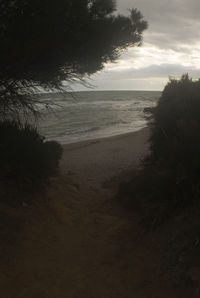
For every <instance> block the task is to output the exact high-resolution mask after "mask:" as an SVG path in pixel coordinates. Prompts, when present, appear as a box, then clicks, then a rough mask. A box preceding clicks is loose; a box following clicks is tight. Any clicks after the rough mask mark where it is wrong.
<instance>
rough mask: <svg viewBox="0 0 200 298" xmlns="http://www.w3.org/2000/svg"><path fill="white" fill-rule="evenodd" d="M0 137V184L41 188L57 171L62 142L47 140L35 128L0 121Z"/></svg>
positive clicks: (13, 186) (28, 188)
mask: <svg viewBox="0 0 200 298" xmlns="http://www.w3.org/2000/svg"><path fill="white" fill-rule="evenodd" d="M0 140H1V143H0V163H1V170H0V181H1V187H6V189H7V190H8V189H9V188H15V189H17V190H23V191H24V190H32V191H33V190H34V191H38V190H39V189H40V188H41V187H42V186H43V185H44V184H46V183H47V182H48V180H49V178H50V177H51V176H53V175H54V174H55V173H56V171H57V168H58V165H59V159H60V158H61V155H62V148H61V145H59V144H58V143H56V142H55V141H45V139H44V138H43V137H41V136H40V135H39V134H38V132H37V130H36V128H33V127H31V126H30V125H28V124H24V125H22V124H20V123H19V122H15V121H4V122H0Z"/></svg>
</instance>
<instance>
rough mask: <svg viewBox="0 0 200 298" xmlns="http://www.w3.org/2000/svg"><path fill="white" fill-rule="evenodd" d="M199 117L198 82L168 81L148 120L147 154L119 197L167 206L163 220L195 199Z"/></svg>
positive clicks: (199, 172)
mask: <svg viewBox="0 0 200 298" xmlns="http://www.w3.org/2000/svg"><path fill="white" fill-rule="evenodd" d="M199 115H200V81H192V80H191V79H190V78H189V77H188V75H183V76H182V78H181V79H180V80H177V79H170V81H169V83H168V84H167V85H166V87H165V88H164V90H163V93H162V96H161V98H160V99H159V102H158V104H157V107H156V108H155V109H154V111H153V117H152V118H151V120H149V121H150V122H149V126H150V129H151V137H150V140H149V142H150V154H149V156H148V157H147V158H146V159H145V160H144V166H143V169H142V171H141V172H140V173H139V174H138V176H137V177H135V178H134V179H133V180H132V181H131V182H130V183H128V184H127V185H124V186H123V185H122V186H121V189H120V192H121V193H120V197H123V196H128V197H134V198H139V199H142V198H143V199H144V200H146V199H147V200H150V201H151V202H152V201H154V202H155V201H157V202H160V203H162V204H166V203H167V210H166V208H165V216H166V217H168V216H171V215H173V214H175V213H176V212H180V210H182V209H183V208H185V207H187V206H189V205H191V204H192V203H193V202H194V201H195V200H196V199H199V196H200V155H199V152H200V138H199V131H200V117H199ZM144 185H145V188H144ZM162 217H163V214H162ZM162 220H163V218H162Z"/></svg>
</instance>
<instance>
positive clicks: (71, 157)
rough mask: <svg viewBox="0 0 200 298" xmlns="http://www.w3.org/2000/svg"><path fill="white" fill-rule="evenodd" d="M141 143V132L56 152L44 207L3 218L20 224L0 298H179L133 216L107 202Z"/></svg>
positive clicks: (144, 146) (144, 136)
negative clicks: (56, 165)
mask: <svg viewBox="0 0 200 298" xmlns="http://www.w3.org/2000/svg"><path fill="white" fill-rule="evenodd" d="M148 137H149V132H148V129H147V128H145V129H143V130H141V131H138V132H134V133H129V134H125V135H120V136H115V137H111V138H105V139H98V140H94V141H87V142H81V143H76V144H70V145H65V146H64V154H63V158H62V160H61V164H60V167H61V171H60V175H58V176H57V177H55V178H54V179H53V180H52V183H51V186H50V188H49V192H48V200H47V201H45V202H44V201H39V202H38V203H37V204H36V203H35V205H30V206H24V207H21V208H18V209H17V210H12V212H11V211H9V212H10V213H9V215H12V217H13V216H14V217H15V221H14V222H15V225H16V223H18V220H19V218H20V220H21V219H22V218H23V224H21V229H19V230H20V232H19V231H18V236H17V237H15V238H16V239H15V242H14V244H13V242H12V241H11V242H9V241H8V243H7V247H6V252H7V254H6V255H4V257H3V258H2V257H1V274H0V289H1V296H2V297H3V298H11V297H15V298H27V297H28V298H36V297H37V298H133V297H135V298H151V297H152V298H161V297H162V298H166V297H170V298H174V297H187V296H184V293H183V291H182V290H181V289H179V288H174V287H172V286H170V285H169V283H168V282H167V281H166V280H164V279H163V278H162V277H161V276H160V273H159V269H160V264H161V258H162V256H161V255H160V250H159V249H160V248H159V247H158V246H157V241H156V245H155V240H153V238H152V237H151V235H145V236H144V235H143V233H141V230H140V229H139V227H138V222H139V220H140V219H141V215H140V214H137V213H136V212H135V213H134V212H132V213H131V214H130V213H129V212H128V210H126V209H124V208H122V206H121V205H120V202H118V201H117V200H116V198H115V196H116V191H117V185H119V182H120V181H121V179H122V177H123V178H125V177H126V178H127V179H128V176H129V175H130V174H131V173H132V172H133V171H135V170H136V169H137V167H138V166H139V164H140V159H141V158H142V157H144V155H145V154H147V152H148V143H147V140H148ZM117 177H120V178H117ZM129 178H130V176H129ZM113 179H114V181H115V183H114V184H113V183H108V184H106V182H108V181H112V180H113ZM113 185H114V186H113ZM11 213H12V214H11ZM13 247H15V249H14V250H13Z"/></svg>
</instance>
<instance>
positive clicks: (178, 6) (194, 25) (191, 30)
mask: <svg viewBox="0 0 200 298" xmlns="http://www.w3.org/2000/svg"><path fill="white" fill-rule="evenodd" d="M117 3H118V8H119V12H122V13H127V8H131V7H136V8H137V9H139V10H140V11H141V13H142V14H143V15H144V17H145V19H146V20H147V21H148V23H149V29H148V30H147V31H146V33H145V34H144V41H145V42H146V43H148V44H153V45H154V46H157V47H160V48H165V49H168V48H170V49H176V50H178V49H179V48H180V45H181V44H184V45H185V44H186V45H187V44H188V45H191V44H195V43H196V42H198V41H199V39H200V18H199V12H200V1H199V0H190V1H189V0H168V1H161V0H134V1H132V0H118V2H117Z"/></svg>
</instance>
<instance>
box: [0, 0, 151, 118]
mask: <svg viewBox="0 0 200 298" xmlns="http://www.w3.org/2000/svg"><path fill="white" fill-rule="evenodd" d="M114 11H115V1H114V0H73V1H72V0H56V1H55V0H48V1H47V0H42V1H41V0H2V1H0V38H1V50H0V69H1V71H0V115H1V117H3V116H6V115H7V114H8V112H10V111H11V112H12V111H14V113H18V112H19V111H22V110H23V111H25V112H27V111H32V112H34V111H35V105H34V103H35V102H34V100H33V99H32V97H31V96H30V94H31V93H32V92H33V91H35V90H37V88H38V87H39V86H42V87H43V88H47V89H48V88H50V89H51V88H61V86H62V82H63V81H64V80H67V81H68V82H69V81H73V80H77V79H80V80H82V79H83V78H84V77H85V76H89V75H91V74H93V73H95V72H97V71H99V70H101V69H102V68H103V66H104V64H105V63H106V62H108V61H114V60H115V59H116V58H117V57H118V53H119V51H121V50H122V49H125V48H127V47H129V46H133V45H139V44H140V43H141V39H142V32H143V30H144V29H146V28H147V23H146V22H145V21H144V20H143V17H142V15H141V13H140V12H138V11H137V10H136V9H133V10H131V11H130V16H129V17H125V16H122V15H116V14H113V12H114Z"/></svg>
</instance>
